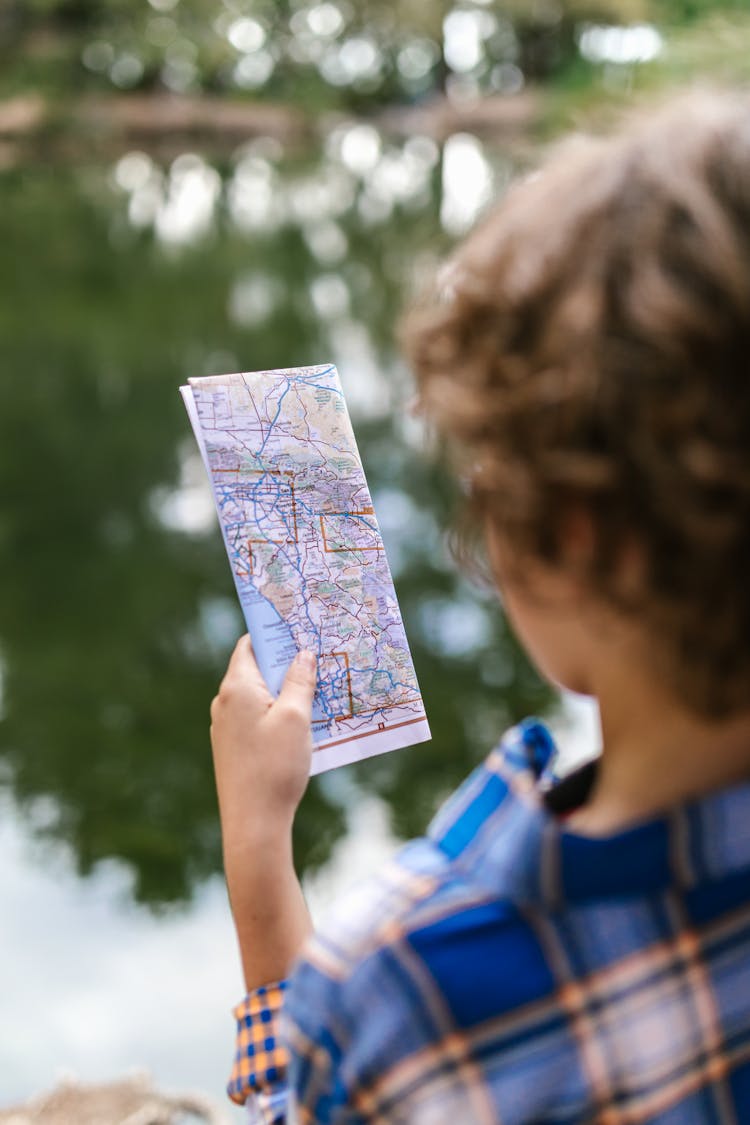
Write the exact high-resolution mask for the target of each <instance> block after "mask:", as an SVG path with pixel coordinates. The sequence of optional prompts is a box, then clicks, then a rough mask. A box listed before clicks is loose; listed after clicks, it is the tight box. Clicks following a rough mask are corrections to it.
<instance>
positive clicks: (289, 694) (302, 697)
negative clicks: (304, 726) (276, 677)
mask: <svg viewBox="0 0 750 1125" xmlns="http://www.w3.org/2000/svg"><path fill="white" fill-rule="evenodd" d="M317 667H318V662H317V660H316V659H315V654H314V653H312V652H304V651H303V652H298V653H297V655H296V656H295V658H294V660H293V661H292V663H291V664H290V665H289V669H288V671H287V674H286V676H285V677H284V683H283V685H282V687H281V691H280V692H279V696H278V702H282V701H283V702H284V703H293V704H295V705H296V706H297V707H299V708H300V709H301V710H303V711H304V712H305V714H306V715H309V714H310V713H311V711H312V702H313V696H314V695H315V685H316V683H317V678H318V677H317Z"/></svg>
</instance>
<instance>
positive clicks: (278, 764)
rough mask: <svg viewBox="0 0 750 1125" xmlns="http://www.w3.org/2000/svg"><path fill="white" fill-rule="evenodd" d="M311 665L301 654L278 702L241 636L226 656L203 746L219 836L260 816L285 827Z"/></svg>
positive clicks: (300, 771)
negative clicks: (212, 774)
mask: <svg viewBox="0 0 750 1125" xmlns="http://www.w3.org/2000/svg"><path fill="white" fill-rule="evenodd" d="M315 683H316V662H315V657H314V655H313V654H312V653H308V652H301V653H298V654H297V656H296V657H295V659H294V661H293V663H292V665H291V666H290V668H289V671H288V672H287V675H286V679H285V680H284V685H283V687H282V689H281V692H280V694H279V696H278V697H277V698H276V699H274V698H273V696H272V695H271V693H270V692H269V690H268V688H267V686H266V684H265V681H264V680H263V677H262V676H261V674H260V670H259V668H258V665H257V663H256V660H255V656H254V654H253V650H252V645H251V643H250V638H249V637H248V636H245V637H242V638H241V639H240V640H239V641H238V642H237V645H236V647H235V650H234V652H233V653H232V658H231V660H230V662H229V667H228V668H227V672H226V675H225V676H224V679H223V681H222V683H221V686H220V688H219V693H218V695H217V696H216V698H215V699H214V701H213V703H212V704H211V745H212V748H213V754H214V769H215V771H216V787H217V790H218V794H219V807H220V810H221V819H222V825H223V828H224V833H225V837H226V834H227V833H228V832H231V831H232V830H233V829H234V827H235V825H236V824H237V822H238V820H239V821H240V823H242V824H245V825H247V823H248V820H250V819H252V818H253V817H255V816H262V818H263V820H264V821H265V822H266V824H273V825H274V826H275V827H276V828H288V827H289V826H290V825H291V822H292V820H293V819H294V814H295V812H296V810H297V806H298V804H299V802H300V800H301V799H302V795H303V793H304V791H305V788H306V786H307V781H308V777H309V774H310V758H311V755H312V730H311V726H310V721H311V717H312V702H313V695H314V693H315Z"/></svg>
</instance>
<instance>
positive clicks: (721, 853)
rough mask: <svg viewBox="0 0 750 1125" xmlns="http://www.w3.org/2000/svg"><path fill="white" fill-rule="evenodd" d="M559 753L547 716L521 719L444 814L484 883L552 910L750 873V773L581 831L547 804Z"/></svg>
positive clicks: (452, 845) (453, 839)
mask: <svg viewBox="0 0 750 1125" xmlns="http://www.w3.org/2000/svg"><path fill="white" fill-rule="evenodd" d="M556 753H557V752H556V748H555V744H554V741H553V739H552V736H551V734H550V732H549V731H548V730H547V728H546V727H545V726H544V725H543V724H542V723H540V722H539V721H537V720H533V719H532V720H527V721H526V722H524V723H522V724H520V725H519V726H517V727H514V728H513V730H511V731H510V732H509V733H508V734H507V735H506V736H505V738H504V739H503V741H502V743H501V744H500V746H499V747H498V748H497V750H495V751H493V753H492V754H491V755H490V756H489V758H488V759H487V761H486V762H485V763H484V765H483V766H482V767H480V769H479V770H478V771H476V773H475V774H474V775H472V777H471V778H470V779H469V781H468V782H467V783H465V785H464V786H463V787H462V788H461V789H460V790H459V792H458V794H456V797H455V798H454V799H453V801H451V802H449V805H448V806H447V807H446V809H445V810H444V812H443V813H442V814H440V815H439V816H438V817H437V818H436V820H435V822H434V823H433V825H432V827H431V829H430V835H431V836H432V838H433V839H435V840H436V842H437V843H438V844H439V846H440V847H441V848H442V849H443V850H444V851H447V852H448V854H449V855H451V857H452V858H453V859H454V860H455V861H456V863H457V864H458V865H460V866H466V867H469V868H470V869H471V876H472V877H473V878H476V879H478V880H479V881H480V882H481V883H483V884H485V883H486V884H489V886H491V887H492V888H494V889H496V890H498V891H499V892H500V893H503V894H507V895H508V896H509V897H511V898H512V899H514V900H516V901H519V902H524V901H526V902H529V903H535V902H537V903H541V904H543V905H544V906H546V907H547V908H548V909H549V908H551V909H555V908H559V907H561V906H563V905H564V904H565V903H566V902H578V901H586V900H590V899H595V898H613V897H624V896H631V895H643V894H649V893H658V892H660V891H663V890H666V889H669V888H674V887H680V888H683V889H685V890H689V889H691V888H693V887H697V886H699V885H701V884H704V883H706V882H711V881H716V880H720V879H723V878H726V877H729V876H731V875H738V874H741V873H745V874H747V875H750V782H743V783H741V784H739V785H735V786H733V787H731V788H728V789H724V790H720V791H717V792H715V793H710V794H707V795H706V796H704V797H701V798H699V799H697V800H694V801H692V802H689V803H686V804H683V805H679V806H676V807H675V808H673V809H671V810H669V811H668V812H667V813H665V814H664V815H662V816H658V817H655V818H653V819H650V820H647V821H643V822H641V823H639V824H637V825H634V826H633V827H631V828H628V829H627V830H625V831H622V832H617V833H615V834H613V835H611V836H605V837H596V838H594V837H587V836H580V835H578V834H576V833H575V832H572V831H569V830H567V829H566V827H565V823H564V821H563V820H561V819H560V818H559V817H557V816H556V815H554V813H553V812H552V811H551V809H550V808H549V807H548V800H549V798H548V797H547V793H548V791H549V787H550V780H551V776H552V767H553V765H554V760H555V757H556ZM593 768H594V767H589V770H592V769H593ZM584 780H585V779H584ZM550 803H552V804H553V805H554V803H555V802H554V800H552V801H551V802H550Z"/></svg>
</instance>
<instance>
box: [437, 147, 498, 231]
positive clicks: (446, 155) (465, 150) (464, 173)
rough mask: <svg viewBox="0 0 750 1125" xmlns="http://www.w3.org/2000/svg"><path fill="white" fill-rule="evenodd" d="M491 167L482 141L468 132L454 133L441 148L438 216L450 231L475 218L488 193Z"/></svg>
mask: <svg viewBox="0 0 750 1125" xmlns="http://www.w3.org/2000/svg"><path fill="white" fill-rule="evenodd" d="M492 189H493V175H492V167H491V165H490V163H489V161H488V160H487V157H486V156H485V155H484V150H483V148H482V145H481V144H480V142H479V141H478V140H477V138H476V137H473V136H471V135H470V134H469V133H455V134H454V135H453V136H452V137H449V138H448V140H447V141H446V142H445V147H444V149H443V198H442V201H441V206H440V220H441V222H442V224H443V226H444V227H445V229H446V230H447V231H449V233H450V234H453V235H459V234H463V233H464V232H465V231H467V230H468V229H469V227H470V226H471V225H472V224H473V223H474V222H475V220H476V219H477V217H478V215H479V213H480V211H481V210H482V208H483V207H484V205H485V204H486V203H487V202H488V200H489V199H490V197H491V195H492Z"/></svg>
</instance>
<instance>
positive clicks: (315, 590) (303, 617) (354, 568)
mask: <svg viewBox="0 0 750 1125" xmlns="http://www.w3.org/2000/svg"><path fill="white" fill-rule="evenodd" d="M182 395H183V398H184V400H185V405H186V407H187V410H188V414H189V416H190V420H191V422H192V425H193V429H194V431H195V435H196V438H197V440H198V444H199V446H200V449H201V453H202V456H203V459H204V461H205V463H206V468H207V470H208V474H209V477H210V479H211V483H212V485H213V491H214V497H215V500H216V507H217V511H218V514H219V522H220V524H221V528H222V533H223V535H224V542H225V544H226V548H227V553H228V555H229V560H230V563H231V566H232V571H233V574H234V579H235V583H236V585H237V592H238V594H239V598H240V603H241V605H242V609H243V613H244V615H245V620H246V622H247V627H248V631H249V633H250V636H251V638H252V641H253V648H254V649H255V654H256V657H257V660H258V664H259V666H260V670H261V672H262V673H263V675H264V677H265V680H266V683H267V684H268V686H269V689H270V690H271V692H272V693H273V694H274V695H275V694H277V693H278V691H279V689H280V687H281V683H282V681H283V678H284V675H285V673H286V670H287V668H288V667H289V664H290V663H291V660H292V659H293V657H294V655H295V653H296V652H297V651H298V650H300V649H303V648H306V649H310V650H312V651H313V652H314V653H316V655H317V658H318V684H317V691H316V695H315V703H314V708H313V740H314V745H315V750H314V753H313V765H312V772H313V773H319V772H320V771H321V770H325V769H330V768H332V767H333V766H338V765H343V764H345V763H346V762H352V761H356V760H359V759H361V758H366V757H369V756H370V755H372V754H380V753H383V752H385V751H387V750H396V749H399V748H400V747H403V746H410V745H412V744H414V743H417V742H423V741H425V740H427V739H428V738H429V737H430V730H429V726H428V724H427V719H426V716H425V712H424V706H423V703H422V697H421V695H420V691H419V685H418V683H417V678H416V675H415V672H414V666H413V664H412V660H411V655H410V653H409V646H408V643H407V640H406V634H405V632H404V626H403V622H402V620H401V613H400V610H399V607H398V601H397V599H396V592H395V590H394V586H393V580H392V578H391V573H390V570H389V567H388V561H387V559H386V555H385V549H384V547H383V541H382V539H381V536H380V531H379V530H378V524H377V521H376V518H375V512H374V510H373V505H372V500H371V498H370V493H369V490H368V487H367V481H366V480H365V474H364V470H363V468H362V462H361V459H360V456H359V452H358V450H357V444H356V440H355V437H354V431H353V430H352V425H351V421H350V419H349V413H348V411H347V408H346V403H345V401H344V394H343V391H342V388H341V383H340V380H339V376H338V372H337V371H336V368H335V367H333V366H332V365H327V366H319V367H301V368H291V369H288V370H280V371H258V372H253V373H247V374H237V375H218V376H211V377H207V378H202V379H191V380H190V381H189V386H187V387H183V388H182Z"/></svg>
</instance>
